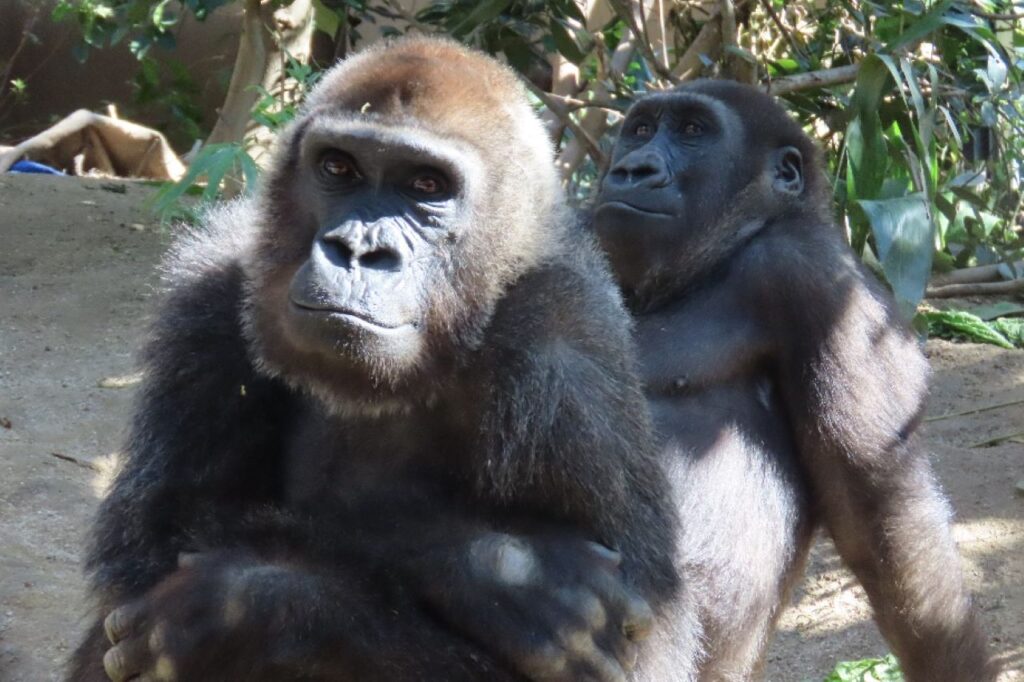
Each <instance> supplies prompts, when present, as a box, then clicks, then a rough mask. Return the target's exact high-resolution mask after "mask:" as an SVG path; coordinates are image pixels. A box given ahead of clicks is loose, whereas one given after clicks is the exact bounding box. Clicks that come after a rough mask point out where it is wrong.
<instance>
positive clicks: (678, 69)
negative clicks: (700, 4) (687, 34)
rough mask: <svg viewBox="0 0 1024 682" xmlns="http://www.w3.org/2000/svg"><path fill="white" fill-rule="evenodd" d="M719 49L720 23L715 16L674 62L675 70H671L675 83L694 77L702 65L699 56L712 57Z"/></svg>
mask: <svg viewBox="0 0 1024 682" xmlns="http://www.w3.org/2000/svg"><path fill="white" fill-rule="evenodd" d="M721 49H722V22H720V21H718V15H717V14H715V15H714V16H713V17H712V18H710V19H708V21H707V23H705V24H704V25H703V26H702V27H701V29H700V33H698V34H697V37H696V38H694V39H693V42H692V43H690V46H689V47H688V48H686V52H684V53H683V56H682V57H680V58H679V61H678V62H676V65H675V68H673V69H672V74H673V76H674V77H675V79H676V81H677V82H679V81H685V80H689V79H691V78H693V77H694V76H696V75H697V74H698V73H700V68H701V66H702V65H703V63H704V62H703V61H702V60H701V58H700V57H701V55H703V54H706V55H709V56H714V55H715V54H716V53H717V52H718V51H719V50H721Z"/></svg>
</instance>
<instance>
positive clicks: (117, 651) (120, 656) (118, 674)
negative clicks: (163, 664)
mask: <svg viewBox="0 0 1024 682" xmlns="http://www.w3.org/2000/svg"><path fill="white" fill-rule="evenodd" d="M148 665H149V648H148V647H147V645H146V642H145V641H144V640H143V639H142V638H136V639H127V640H124V641H123V642H121V643H120V644H118V645H116V646H113V647H111V648H109V649H107V653H105V654H103V669H104V670H105V671H106V672H107V676H108V677H110V679H111V680H113V682H124V681H125V680H131V679H136V676H138V675H141V674H142V673H143V671H144V670H145V669H146V668H147V667H148Z"/></svg>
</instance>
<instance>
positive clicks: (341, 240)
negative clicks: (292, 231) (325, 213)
mask: <svg viewBox="0 0 1024 682" xmlns="http://www.w3.org/2000/svg"><path fill="white" fill-rule="evenodd" d="M321 243H322V245H323V253H324V255H325V256H326V257H327V259H328V260H329V261H330V262H331V263H332V264H333V265H335V266H336V267H340V268H345V269H346V270H351V269H352V268H354V267H356V266H357V265H358V267H360V268H362V269H364V270H379V271H383V272H398V271H399V270H401V269H402V255H401V254H400V253H399V252H398V250H397V249H394V248H391V247H390V246H385V245H382V244H376V245H371V244H367V243H366V242H365V241H364V240H360V239H347V238H345V237H343V236H340V235H334V234H328V235H325V236H324V237H323V239H322V240H321Z"/></svg>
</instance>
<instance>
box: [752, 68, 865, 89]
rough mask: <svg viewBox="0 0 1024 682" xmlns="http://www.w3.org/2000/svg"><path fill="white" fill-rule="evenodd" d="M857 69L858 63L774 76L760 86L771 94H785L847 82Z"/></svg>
mask: <svg viewBox="0 0 1024 682" xmlns="http://www.w3.org/2000/svg"><path fill="white" fill-rule="evenodd" d="M859 70H860V65H859V64H850V65H849V66H837V67H836V68H834V69H822V70H820V71H809V72H807V73H798V74H795V75H792V76H784V77H782V78H776V79H775V80H773V81H771V82H769V83H765V84H762V86H761V88H762V89H763V90H764V91H765V92H767V93H769V94H772V95H785V94H788V93H791V92H797V91H798V90H810V89H813V88H824V87H828V86H829V85H838V84H840V83H848V82H850V81H852V80H854V79H856V78H857V72H858V71H859Z"/></svg>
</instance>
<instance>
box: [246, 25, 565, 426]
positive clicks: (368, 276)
mask: <svg viewBox="0 0 1024 682" xmlns="http://www.w3.org/2000/svg"><path fill="white" fill-rule="evenodd" d="M407 45H410V46H412V47H408V48H403V49H402V50H385V49H379V50H370V51H367V52H365V53H363V54H362V55H360V56H357V57H355V58H352V59H349V60H346V61H344V62H342V63H340V64H339V65H338V66H337V67H335V68H334V69H333V70H332V71H331V72H329V73H328V74H327V75H326V76H325V77H324V79H323V81H322V82H321V85H320V86H318V88H317V90H316V91H315V92H314V93H313V94H312V95H311V97H310V99H309V100H308V101H307V102H306V104H305V108H304V110H303V113H302V115H301V116H300V117H299V118H298V119H297V120H296V121H295V123H293V125H292V127H291V128H290V129H289V131H288V132H287V133H285V135H284V136H283V137H282V138H281V139H280V140H279V143H278V147H277V150H276V153H275V160H274V161H275V162H274V163H273V164H272V166H271V169H270V171H269V172H268V174H267V177H266V180H265V184H264V191H263V192H262V193H261V194H260V196H259V199H260V201H261V202H262V205H261V206H260V210H259V211H257V214H258V215H259V223H258V224H256V225H254V233H255V236H254V246H253V250H252V254H251V256H250V257H249V258H247V259H246V260H245V265H244V270H245V272H244V276H245V278H246V282H247V284H246V291H247V293H246V306H245V310H244V312H243V324H244V327H245V330H246V336H247V341H248V343H249V344H250V348H251V352H252V355H253V356H254V357H255V358H257V360H258V362H259V363H260V365H261V368H262V369H264V370H265V371H267V372H269V373H271V374H274V375H276V376H278V377H280V378H282V379H283V380H285V381H288V382H289V383H290V384H292V385H293V386H295V387H297V388H300V389H303V390H307V391H309V392H312V393H313V394H315V395H317V396H318V397H320V398H322V399H323V402H324V403H325V404H326V405H327V406H328V407H329V408H330V409H336V410H338V411H340V412H345V413H355V412H363V413H367V414H382V413H390V412H394V411H401V410H407V409H409V408H410V407H412V406H414V405H417V404H423V403H425V402H431V401H433V400H435V399H436V395H437V391H438V390H439V388H438V387H439V386H440V385H443V384H444V383H445V382H446V381H448V380H449V379H452V378H453V377H454V375H455V374H456V373H457V372H458V371H459V368H460V367H462V366H464V365H465V363H466V362H467V360H466V358H468V357H469V354H470V353H472V352H474V351H475V349H476V348H477V347H478V344H479V343H480V342H481V339H482V338H483V336H484V333H485V330H486V329H487V327H488V325H489V323H490V318H491V315H492V314H493V311H494V309H495V307H496V306H497V304H498V302H499V301H500V300H501V299H502V297H503V296H504V295H505V292H506V291H507V289H508V287H509V286H510V285H511V284H512V283H513V282H515V281H517V280H518V278H519V276H520V275H521V273H523V272H525V271H527V270H528V269H529V268H531V267H533V266H534V265H535V264H536V263H538V262H539V261H540V259H542V258H543V257H545V254H546V253H548V252H549V251H550V250H551V248H552V247H553V245H555V244H556V243H557V242H558V240H559V239H560V237H559V235H558V234H557V233H556V232H555V231H554V230H552V229H551V227H550V226H551V225H552V224H556V225H561V222H559V221H560V220H561V219H562V217H561V213H560V212H561V211H563V210H564V204H563V202H562V201H561V199H560V197H559V194H558V184H557V179H556V176H555V171H554V166H553V164H551V162H550V156H551V152H550V149H549V148H548V143H547V138H546V137H545V136H544V133H543V129H542V127H541V126H540V124H539V122H538V121H537V120H536V117H535V116H533V114H532V111H531V109H530V107H529V105H528V103H527V102H526V100H524V99H520V98H519V97H514V98H509V97H508V96H507V93H508V92H519V91H520V90H519V88H520V87H521V86H520V85H519V83H518V81H517V80H516V77H515V76H514V75H513V74H512V73H511V72H508V71H507V70H506V69H504V68H503V67H501V66H500V65H497V64H491V63H490V62H485V64H486V66H484V67H481V66H480V63H479V62H480V60H477V59H472V58H470V57H469V56H467V54H466V53H465V52H464V51H462V50H460V49H459V48H457V47H455V46H451V45H448V44H447V43H443V42H440V41H429V42H428V41H425V42H423V43H419V42H415V41H412V42H409V43H407ZM417 50H420V51H421V52H422V54H420V53H417ZM439 65H441V66H443V68H440V67H439ZM481 79H482V80H481ZM481 83H486V84H487V87H483V86H481ZM480 112H486V115H483V114H481V113H480ZM509 131H512V132H511V135H510V132H509Z"/></svg>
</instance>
